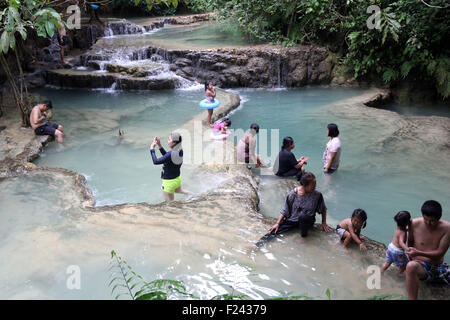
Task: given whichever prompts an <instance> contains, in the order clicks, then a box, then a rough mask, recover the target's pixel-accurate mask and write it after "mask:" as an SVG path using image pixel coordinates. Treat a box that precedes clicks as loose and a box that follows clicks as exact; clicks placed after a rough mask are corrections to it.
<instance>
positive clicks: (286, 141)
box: [281, 137, 294, 150]
mask: <svg viewBox="0 0 450 320" xmlns="http://www.w3.org/2000/svg"><path fill="white" fill-rule="evenodd" d="M293 143H294V139H292V137H284V138H283V145H282V146H281V150H283V149H286V148H288V147H290V146H292V144H293Z"/></svg>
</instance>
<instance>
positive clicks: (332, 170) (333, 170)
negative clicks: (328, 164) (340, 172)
mask: <svg viewBox="0 0 450 320" xmlns="http://www.w3.org/2000/svg"><path fill="white" fill-rule="evenodd" d="M336 170H337V169H331V168H330V169H328V171H327V172H325V173H328V174H332V173H333V172H335V171H336Z"/></svg>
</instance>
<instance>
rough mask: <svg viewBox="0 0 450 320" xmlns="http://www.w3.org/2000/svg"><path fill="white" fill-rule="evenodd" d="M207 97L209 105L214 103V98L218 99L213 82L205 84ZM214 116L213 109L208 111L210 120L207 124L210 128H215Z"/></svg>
mask: <svg viewBox="0 0 450 320" xmlns="http://www.w3.org/2000/svg"><path fill="white" fill-rule="evenodd" d="M205 95H206V100H207V101H208V103H213V102H214V98H215V97H216V90H215V89H214V87H213V84H212V82H205ZM212 114H213V109H208V120H207V121H206V123H207V124H208V126H210V127H214V125H213V124H212V123H211V117H212Z"/></svg>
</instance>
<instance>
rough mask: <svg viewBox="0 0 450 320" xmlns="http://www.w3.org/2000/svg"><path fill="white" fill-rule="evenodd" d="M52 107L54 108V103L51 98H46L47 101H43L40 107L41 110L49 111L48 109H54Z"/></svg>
mask: <svg viewBox="0 0 450 320" xmlns="http://www.w3.org/2000/svg"><path fill="white" fill-rule="evenodd" d="M52 108H53V105H52V102H51V100H45V101H42V102H41V103H40V104H39V109H40V110H41V111H47V110H49V109H52Z"/></svg>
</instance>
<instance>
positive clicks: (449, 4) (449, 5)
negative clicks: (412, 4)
mask: <svg viewBox="0 0 450 320" xmlns="http://www.w3.org/2000/svg"><path fill="white" fill-rule="evenodd" d="M420 1H422V3H423V4H424V5H426V6H428V7H430V8H436V9H445V8H448V7H450V3H447V4H446V5H445V7H440V6H432V5H430V4H428V3H426V2H425V1H423V0H420Z"/></svg>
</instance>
